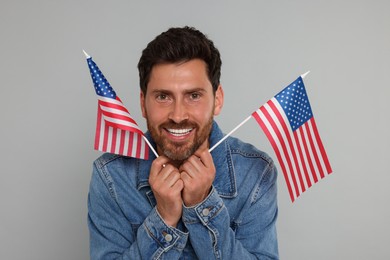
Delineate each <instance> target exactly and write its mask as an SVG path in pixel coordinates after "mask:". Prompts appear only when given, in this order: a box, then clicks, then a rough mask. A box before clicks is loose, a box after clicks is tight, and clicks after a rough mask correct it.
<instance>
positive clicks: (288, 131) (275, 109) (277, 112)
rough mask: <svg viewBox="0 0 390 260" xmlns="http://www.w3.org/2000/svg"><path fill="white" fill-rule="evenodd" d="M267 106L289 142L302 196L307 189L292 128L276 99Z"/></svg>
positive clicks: (289, 149)
mask: <svg viewBox="0 0 390 260" xmlns="http://www.w3.org/2000/svg"><path fill="white" fill-rule="evenodd" d="M267 104H269V105H270V107H271V108H272V111H273V113H274V114H275V115H276V117H277V120H278V122H279V123H280V124H281V126H282V129H280V130H281V131H283V132H284V136H285V137H284V139H287V142H288V145H289V146H288V152H289V153H291V154H292V156H293V160H294V164H293V167H294V169H295V170H294V171H293V172H296V174H297V175H298V179H299V184H300V192H299V193H298V194H300V193H302V192H304V191H305V190H306V189H305V183H304V181H303V178H302V172H301V165H300V160H298V158H297V152H296V151H297V148H296V143H295V139H294V138H293V134H292V130H291V127H290V125H287V124H286V122H285V120H286V118H283V115H282V114H281V113H280V111H283V109H282V108H281V107H279V106H278V105H279V103H278V102H277V100H276V99H275V98H273V99H271V100H270V101H269V102H267ZM286 156H290V155H289V154H286Z"/></svg>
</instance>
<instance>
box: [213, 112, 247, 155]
mask: <svg viewBox="0 0 390 260" xmlns="http://www.w3.org/2000/svg"><path fill="white" fill-rule="evenodd" d="M251 117H252V115H250V116H248V117H247V118H246V119H245V120H244V121H242V122H241V123H240V124H239V125H238V126H236V127H235V128H234V129H233V130H232V131H230V132H229V133H228V134H227V135H225V136H224V137H223V138H222V139H221V140H219V141H218V143H216V144H215V145H214V146H213V147H211V148H210V150H209V152H210V153H211V151H212V150H214V149H215V147H217V146H218V145H219V144H220V143H222V142H223V141H224V140H225V139H226V138H228V137H229V136H230V135H231V134H233V133H234V132H235V131H236V130H237V129H238V128H240V127H241V126H242V125H243V124H245V123H246V122H248V120H249V119H251Z"/></svg>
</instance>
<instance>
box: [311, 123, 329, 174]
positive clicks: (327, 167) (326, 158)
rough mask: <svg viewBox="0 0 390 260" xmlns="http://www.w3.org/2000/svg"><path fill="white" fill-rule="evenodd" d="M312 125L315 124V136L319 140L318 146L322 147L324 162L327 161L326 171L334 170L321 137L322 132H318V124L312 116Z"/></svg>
mask: <svg viewBox="0 0 390 260" xmlns="http://www.w3.org/2000/svg"><path fill="white" fill-rule="evenodd" d="M312 126H313V130H314V135H315V138H316V140H317V144H318V148H319V149H320V152H321V156H322V159H323V160H324V163H325V167H326V171H327V172H328V173H331V172H332V167H331V166H330V163H329V159H328V156H327V155H326V152H325V148H324V145H323V144H322V141H321V138H320V134H319V132H318V129H317V124H316V122H315V120H314V117H313V118H312Z"/></svg>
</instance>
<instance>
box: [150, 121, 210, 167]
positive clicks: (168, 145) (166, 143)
mask: <svg viewBox="0 0 390 260" xmlns="http://www.w3.org/2000/svg"><path fill="white" fill-rule="evenodd" d="M213 120H214V118H213V116H211V117H210V118H209V120H208V121H207V122H206V124H205V125H204V126H203V127H201V126H200V125H199V124H197V123H195V122H191V121H189V120H185V121H183V122H181V123H179V124H177V123H175V122H173V121H171V120H170V121H167V122H165V123H163V124H161V125H159V126H157V127H153V126H152V125H151V124H150V122H149V120H148V119H146V123H147V127H148V130H149V132H150V135H151V136H152V138H153V140H154V141H155V143H156V145H157V148H158V150H159V151H161V152H162V153H163V154H164V155H165V156H166V157H168V158H169V159H171V160H173V161H184V160H186V159H187V158H189V157H190V156H191V155H193V154H194V153H195V151H196V150H198V148H199V147H200V146H201V145H202V144H203V143H204V142H205V141H206V140H208V138H209V136H210V132H211V128H212V125H213ZM168 128H171V129H172V128H173V129H186V128H192V131H194V130H196V134H195V136H193V138H192V140H188V141H185V142H174V141H171V140H169V139H167V138H164V137H163V135H162V134H161V133H162V131H165V130H164V129H168Z"/></svg>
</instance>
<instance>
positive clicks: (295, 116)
mask: <svg viewBox="0 0 390 260" xmlns="http://www.w3.org/2000/svg"><path fill="white" fill-rule="evenodd" d="M275 98H276V99H277V100H278V102H279V104H280V105H281V106H282V108H283V110H284V113H285V114H286V116H287V118H288V121H289V123H290V125H291V128H292V130H293V131H294V130H296V129H298V128H299V127H300V126H301V125H303V124H304V123H306V122H307V121H308V120H309V119H310V118H311V117H312V116H313V113H312V111H311V107H310V103H309V99H308V97H307V93H306V89H305V85H304V84H303V80H302V78H301V77H299V78H298V79H296V80H295V81H294V82H293V83H291V84H290V85H288V86H287V87H286V88H285V89H283V90H282V91H281V92H279V93H278V94H277V95H276V96H275Z"/></svg>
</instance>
